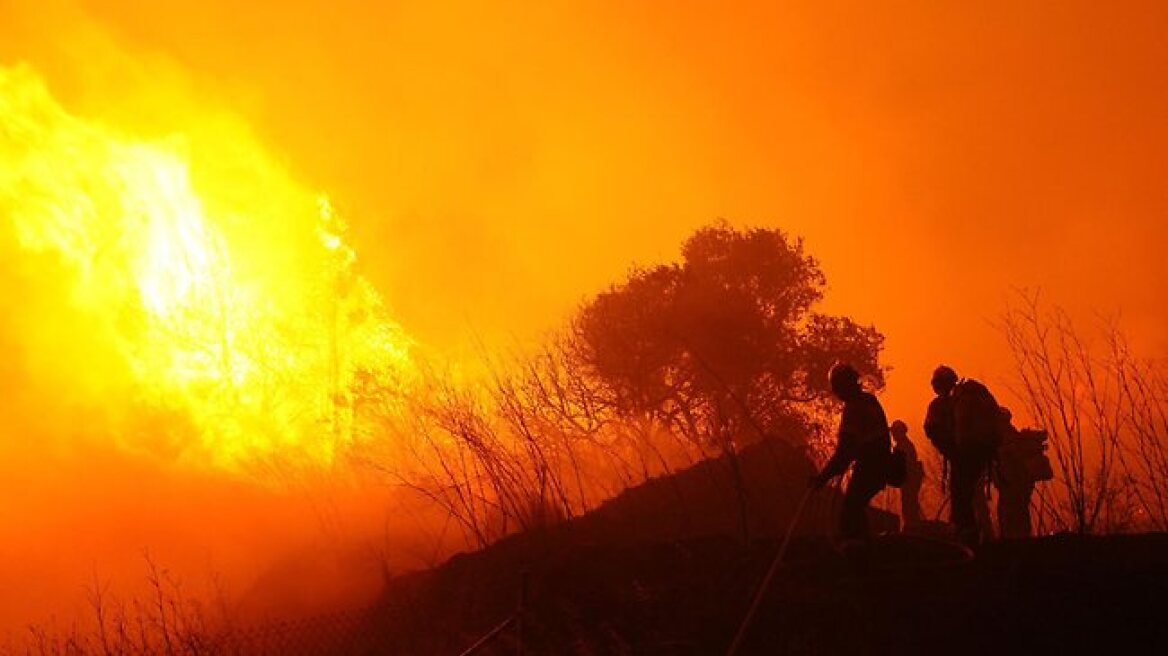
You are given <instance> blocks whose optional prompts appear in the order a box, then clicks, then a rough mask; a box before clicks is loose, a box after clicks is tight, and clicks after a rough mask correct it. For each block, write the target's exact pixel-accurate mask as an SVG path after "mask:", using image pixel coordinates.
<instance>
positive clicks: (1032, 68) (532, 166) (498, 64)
mask: <svg viewBox="0 0 1168 656" xmlns="http://www.w3.org/2000/svg"><path fill="white" fill-rule="evenodd" d="M634 4H635V3H634ZM775 4H776V3H771V2H759V3H752V4H749V5H746V6H739V7H736V8H735V9H732V10H727V9H726V8H725V6H724V4H723V3H687V4H685V6H676V7H670V9H669V10H668V11H666V10H664V9H661V8H651V7H649V6H633V5H630V3H620V2H612V3H597V4H588V5H587V6H577V7H557V8H550V7H542V6H541V7H533V6H531V4H530V3H502V4H499V3H494V4H491V5H490V6H486V5H478V4H475V3H467V6H453V7H451V6H446V7H441V8H440V7H437V6H433V3H413V4H405V3H403V4H396V3H394V4H382V3H364V2H353V1H349V0H343V1H340V2H337V1H333V2H327V3H326V2H319V3H316V2H303V1H289V2H285V3H280V5H279V8H276V7H274V6H267V5H265V4H264V3H242V4H240V3H227V2H174V3H139V2H128V1H125V2H123V1H113V2H109V1H103V2H81V3H76V4H74V3H64V2H50V3H42V2H31V1H30V2H15V1H14V0H0V26H2V27H0V58H2V63H4V64H12V63H15V62H19V61H23V62H27V63H28V64H29V65H31V66H32V67H34V68H35V69H36V70H38V71H40V72H41V73H42V74H43V75H44V77H45V78H46V81H47V84H48V85H49V87H50V88H51V89H52V90H53V92H54V94H55V95H56V96H57V97H59V98H60V99H61V100H62V103H63V104H64V105H66V106H67V107H69V108H70V109H71V110H72V111H74V112H75V113H77V114H80V115H85V116H91V117H95V118H97V119H100V120H103V121H107V122H109V123H111V124H114V125H119V126H122V127H124V128H126V129H132V130H135V131H138V132H141V133H144V134H166V133H167V132H169V131H172V130H179V129H181V126H182V125H183V122H184V119H185V118H186V117H188V116H192V115H194V114H196V113H198V112H201V111H205V110H206V108H207V107H214V108H217V111H225V112H231V113H233V114H237V115H239V116H240V117H242V119H243V120H244V121H245V122H246V123H247V124H248V125H250V126H251V128H252V129H254V130H255V131H256V132H257V133H258V134H259V135H260V138H261V139H262V140H263V141H264V143H265V144H266V145H267V146H268V147H269V148H270V149H271V150H272V152H274V153H276V154H277V156H278V158H279V159H280V160H281V161H282V162H284V163H285V165H286V166H287V167H288V168H289V169H290V170H291V171H292V172H293V174H294V175H295V176H297V177H298V178H299V179H302V180H305V181H307V182H308V184H310V185H311V186H313V187H318V188H321V189H325V190H327V191H328V192H329V193H330V194H331V195H332V196H333V198H334V199H335V201H336V203H337V205H338V206H339V207H340V208H341V209H342V211H343V212H344V213H345V215H346V216H347V217H348V219H349V221H350V222H351V224H352V225H351V227H352V239H353V242H354V245H355V247H356V249H357V251H358V252H359V253H360V254H361V257H362V259H361V262H362V267H363V272H364V273H365V275H367V276H368V277H369V278H370V279H371V280H372V281H373V283H374V284H375V286H376V287H377V288H378V289H380V290H381V291H382V293H383V294H384V295H385V296H386V298H387V301H388V306H389V307H390V308H391V309H392V313H393V316H394V317H395V319H396V320H397V321H400V322H401V324H402V325H403V326H404V328H405V329H406V331H407V332H409V333H410V334H411V335H413V336H415V337H416V338H417V339H419V340H420V341H422V342H424V343H426V344H428V345H429V346H430V347H432V348H434V349H436V350H439V351H444V352H446V353H448V354H449V355H450V356H451V357H452V358H454V359H456V360H457V359H460V358H464V359H471V360H473V358H474V357H475V356H474V353H475V352H476V349H477V346H476V345H477V344H479V343H486V344H492V345H500V344H506V343H510V342H512V341H515V340H519V341H523V340H528V339H532V338H534V337H536V336H538V335H540V334H542V333H543V331H545V330H548V329H552V328H554V327H555V326H557V325H559V324H560V323H561V322H562V321H563V320H564V318H565V317H566V316H567V315H568V313H569V312H570V311H572V310H573V309H574V308H575V307H577V305H578V304H579V302H580V301H581V299H582V298H584V297H585V296H586V295H588V294H590V293H593V292H595V291H597V290H599V289H601V288H603V287H604V286H606V285H608V284H610V283H612V282H613V281H615V280H617V279H619V278H620V277H621V276H622V275H623V274H624V273H625V272H626V271H627V269H628V267H629V266H631V265H632V264H634V263H642V264H652V263H655V262H659V261H664V260H670V259H674V258H676V257H677V248H678V245H679V244H680V243H681V241H682V240H683V239H684V237H685V236H686V235H688V234H690V233H691V232H692V231H693V230H694V229H695V228H697V227H698V226H700V225H703V224H706V223H709V222H710V221H711V220H713V219H716V218H719V217H724V218H726V219H728V220H729V221H730V222H731V223H732V224H734V225H761V226H778V227H782V228H784V229H785V230H788V231H790V232H791V233H793V234H796V235H801V236H803V237H804V238H805V239H806V246H807V250H808V251H809V252H810V253H812V254H813V255H815V256H816V257H818V258H819V259H820V260H821V262H822V265H823V269H824V271H825V273H826V275H827V278H828V281H829V285H830V291H829V294H828V298H827V304H828V309H829V310H830V311H832V312H836V313H841V314H847V315H850V316H853V317H855V318H856V319H857V320H859V321H861V322H865V323H869V322H870V323H874V324H876V325H877V326H878V327H879V328H880V330H881V331H882V332H883V333H884V334H885V335H886V336H887V350H886V353H885V360H886V362H887V363H888V364H890V365H891V366H892V368H893V371H892V374H891V375H890V377H889V381H888V382H889V387H888V392H887V395H886V401H885V406H886V408H888V410H889V413H890V415H891V416H899V417H904V418H906V419H907V420H909V423H910V426H913V427H914V428H913V430H914V431H918V432H919V429H916V428H915V427H916V426H919V424H920V418H921V417H922V416H923V411H924V404H925V402H926V401H927V398H928V389H927V385H926V382H925V381H927V378H928V373H929V371H930V370H931V369H932V368H933V367H934V366H935V365H936V364H937V363H938V362H941V361H946V362H949V363H951V364H953V365H954V366H955V367H957V368H958V370H959V371H961V372H962V373H969V374H972V375H977V376H979V377H984V378H987V379H989V380H990V381H992V382H999V381H1005V380H1006V376H1007V373H1008V371H1007V362H1006V361H1007V355H1006V352H1005V348H1004V346H1003V344H1002V340H1001V338H1000V335H999V334H998V333H997V332H996V330H995V329H994V327H993V326H992V325H991V320H992V319H993V318H994V317H995V316H996V315H997V314H998V313H999V312H1001V310H1002V309H1003V307H1004V303H1005V302H1006V300H1007V299H1008V298H1009V296H1010V289H1011V288H1012V287H1028V288H1040V289H1042V290H1043V293H1044V294H1045V295H1046V296H1047V298H1051V299H1054V300H1055V301H1056V302H1058V303H1060V304H1062V305H1065V306H1067V307H1068V308H1069V309H1070V310H1071V312H1072V313H1073V314H1074V315H1075V316H1076V317H1078V318H1080V319H1081V320H1083V321H1090V320H1092V319H1093V317H1094V316H1095V315H1096V313H1103V314H1112V313H1116V312H1119V313H1122V315H1123V317H1124V321H1125V325H1126V326H1127V328H1128V331H1129V333H1130V334H1131V336H1132V337H1133V338H1134V340H1135V341H1136V343H1137V345H1139V346H1140V347H1141V348H1142V349H1143V350H1145V351H1148V352H1151V353H1154V354H1156V355H1161V356H1162V355H1163V354H1164V352H1165V351H1166V350H1168V333H1166V332H1165V330H1164V326H1165V325H1166V324H1165V321H1166V320H1168V316H1165V309H1164V308H1165V307H1168V291H1166V288H1165V286H1164V285H1161V284H1156V283H1155V282H1153V281H1159V280H1162V279H1164V277H1165V275H1166V274H1168V259H1166V258H1164V257H1163V254H1162V252H1161V251H1162V249H1163V248H1164V245H1165V244H1168V227H1166V226H1168V223H1166V222H1165V220H1164V218H1165V216H1166V214H1168V193H1166V192H1165V186H1164V184H1163V180H1162V177H1163V171H1164V170H1165V166H1166V165H1168V161H1166V160H1168V123H1165V121H1164V120H1163V118H1164V116H1166V115H1168V82H1166V78H1165V76H1164V75H1163V70H1162V69H1163V63H1164V62H1165V61H1168V42H1166V41H1165V40H1164V39H1163V38H1162V36H1163V35H1162V32H1163V25H1165V21H1166V20H1168V7H1166V6H1165V5H1164V4H1163V3H1155V2H1147V3H1124V7H1122V8H1116V7H1108V6H1104V5H1100V4H1099V3H1089V2H1074V3H1064V4H1063V5H1062V6H1060V7H1059V8H1057V9H1054V8H1051V7H1050V6H1049V3H1039V2H1026V3H1017V2H1001V3H978V4H976V6H974V5H970V6H960V7H939V6H936V3H929V2H910V3H900V4H898V5H897V6H896V7H895V8H889V7H883V6H882V7H879V8H877V7H875V6H871V5H869V4H868V3H859V2H857V3H850V4H852V5H853V6H837V7H833V8H831V9H825V8H822V7H821V6H820V3H805V4H803V3H796V4H792V5H786V6H784V7H776V6H775ZM160 71H162V72H164V74H161V75H160V74H159V72H160ZM7 304H8V305H9V306H10V307H8V308H7V311H9V312H17V311H18V310H17V309H15V308H13V307H11V306H12V305H14V304H15V302H14V301H13V300H11V299H10V300H9V301H8V303H7ZM8 366H12V365H8ZM6 380H7V381H12V380H14V379H13V378H12V377H9V376H6ZM17 405H18V404H14V405H13V406H12V408H13V409H12V412H19V413H21V414H20V416H21V419H20V421H18V422H12V423H9V424H8V426H9V428H8V429H7V431H6V434H5V437H6V443H5V446H4V447H3V449H4V453H5V454H6V455H5V458H6V462H7V463H9V464H10V465H11V464H13V463H20V462H22V461H21V460H20V458H21V457H22V455H21V454H27V452H26V451H24V450H23V447H22V446H17V445H22V444H25V442H24V441H23V440H24V439H25V437H27V435H28V433H27V431H26V430H24V429H25V428H27V427H30V426H33V427H35V426H38V422H40V421H41V417H43V415H44V414H45V413H46V412H47V411H42V410H41V409H40V408H38V407H36V406H35V405H33V406H28V405H23V406H20V407H19V408H18V407H17ZM12 426H16V427H17V428H16V429H12V428H11V427H12ZM55 430H56V429H53V430H50V431H47V433H48V434H52V433H54V431H55ZM36 448H37V449H38V450H39V449H43V450H45V451H51V448H50V447H49V446H44V445H40V446H37V447H36ZM69 462H73V463H75V462H76V461H74V460H70V461H69ZM118 466H119V467H121V466H123V465H118ZM126 466H128V465H126ZM45 467H48V465H45ZM7 468H8V467H6V469H7ZM12 468H13V469H14V470H24V467H23V466H21V465H19V464H17V465H15V466H13V467H12ZM77 469H78V467H77V465H76V464H70V465H68V466H66V467H65V469H52V468H48V469H45V470H43V473H42V470H40V469H36V468H34V469H31V470H27V471H28V473H27V474H26V475H27V476H28V477H30V478H35V479H36V480H30V481H28V484H27V485H24V486H23V489H22V491H21V492H20V493H19V494H20V495H21V496H23V495H28V497H29V498H30V499H33V498H35V499H39V500H41V501H43V503H45V504H48V505H52V504H56V503H62V504H65V505H68V503H69V502H70V501H68V500H61V499H59V498H58V497H57V496H55V495H56V494H58V492H55V490H60V489H61V486H59V485H57V484H56V482H55V477H62V476H69V477H73V478H72V479H71V480H75V481H76V483H70V484H69V485H76V487H75V488H69V489H71V490H76V491H75V492H73V493H72V496H70V499H71V500H72V501H74V502H76V501H79V500H80V499H81V498H83V496H84V495H83V494H81V492H79V491H80V490H87V489H106V490H107V492H103V494H110V495H116V496H117V499H116V500H111V501H109V502H108V503H106V504H105V505H106V506H107V507H109V508H114V509H118V508H124V507H127V506H126V504H128V503H129V501H128V500H129V499H132V498H133V497H134V492H133V490H132V489H126V490H122V491H121V492H119V491H118V490H120V489H121V488H119V487H117V486H114V487H113V488H106V487H105V486H106V482H107V481H108V477H107V476H105V475H103V474H94V478H93V479H92V480H91V479H87V478H85V476H84V475H83V474H80V473H77V471H76V470H77ZM103 471H104V470H103ZM127 476H129V474H127ZM12 480H15V479H12ZM165 485H166V486H169V485H172V483H166V484H165ZM199 489H204V488H203V487H202V486H200V487H199ZM206 489H208V490H212V492H208V494H212V495H220V494H222V495H224V496H227V494H228V493H227V492H223V491H221V490H220V488H219V487H217V486H215V485H208V486H206ZM60 494H64V493H60ZM174 494H175V496H176V498H179V499H189V498H190V497H191V495H190V494H189V493H187V492H181V491H179V490H176V491H175V492H174ZM249 494H254V495H256V496H259V497H262V496H263V494H264V493H261V492H250V493H249ZM196 496H197V495H196ZM17 498H18V496H17V495H15V494H12V495H8V499H7V500H6V501H5V502H4V503H5V509H6V511H7V513H8V514H9V515H10V517H11V518H13V521H14V522H16V524H15V525H20V524H19V522H20V521H28V520H27V517H28V514H27V513H26V512H25V511H23V510H21V509H22V508H24V506H23V505H22V504H23V503H24V502H23V501H20V502H18V501H16V499H17ZM178 503H180V505H181V503H187V502H186V501H181V502H178ZM219 503H220V500H219V499H214V500H209V501H208V502H207V507H212V506H216V505H217V504H219ZM264 503H266V502H264V501H257V502H256V504H257V507H261V506H262V507H267V506H264ZM276 505H278V504H273V507H275V506H276ZM306 507H307V506H306ZM180 511H181V509H180ZM111 512H112V513H114V515H115V516H118V517H120V518H121V519H120V520H119V521H125V522H126V526H130V527H135V526H140V525H142V523H143V522H153V521H154V518H155V517H156V515H157V513H156V511H155V510H151V509H149V508H145V509H142V510H141V511H134V512H128V513H119V512H118V511H116V510H111ZM191 512H194V511H191ZM289 512H292V511H289ZM361 512H367V511H361ZM86 514H88V513H86ZM307 514H308V515H311V511H307ZM367 514H370V515H375V514H376V513H374V512H372V511H368V512H367ZM18 520H19V521H18ZM54 521H59V522H60V526H58V527H56V528H53V529H52V530H51V531H46V534H47V533H51V532H53V531H61V532H62V533H64V532H66V531H67V530H77V529H76V527H77V526H78V522H80V524H81V525H86V524H85V522H82V521H81V519H79V518H78V517H77V516H75V515H74V514H71V513H64V514H60V515H59V516H58V519H57V520H54ZM112 521H113V520H112V519H107V518H106V517H105V516H101V521H99V522H94V524H93V525H94V526H97V525H102V526H107V525H111V522H112ZM312 521H314V520H304V521H303V522H301V523H303V524H304V525H306V526H309V527H311V526H313V524H312ZM374 523H376V522H374ZM177 524H182V522H177ZM10 525H11V524H10ZM164 525H165V524H164ZM62 527H69V528H68V529H66V528H62ZM29 530H30V531H32V529H29ZM103 530H105V529H103ZM109 530H111V531H113V529H109ZM273 530H276V529H273ZM304 532H305V533H311V532H312V531H311V530H309V529H307V528H306V529H304ZM273 535H274V536H275V537H273V538H272V539H271V540H270V541H269V540H268V539H267V538H265V539H264V540H263V542H265V544H267V543H269V542H271V543H275V542H281V541H283V538H282V537H279V536H278V531H277V533H276V534H273ZM269 537H271V536H269ZM241 539H242V538H241ZM305 539H307V538H305ZM143 541H145V538H143V539H142V540H125V541H115V546H114V547H110V549H111V550H112V551H116V550H121V549H123V548H129V546H130V544H131V543H133V544H135V545H137V544H138V543H140V542H143ZM224 541H225V542H227V543H230V542H231V540H229V539H225V540H224ZM181 542H183V541H182V540H176V543H181ZM7 548H8V549H10V550H13V551H12V552H11V554H9V561H11V558H12V557H17V556H18V555H19V554H20V553H26V552H24V551H16V550H23V549H31V548H32V546H31V545H25V544H22V543H19V542H17V543H9V545H8V547H7ZM135 548H136V547H135ZM257 549H258V547H257ZM260 551H263V550H262V549H260ZM42 553H45V554H46V555H44V556H43V557H44V558H45V559H47V560H52V559H65V558H66V556H64V555H61V554H51V553H50V552H47V551H44V552H42ZM119 553H121V552H120V551H119ZM266 553H267V552H265V555H266ZM136 557H137V556H136V552H135V555H134V556H132V558H136ZM187 557H190V556H189V555H188V556H187ZM70 558H71V557H70ZM256 560H257V561H258V560H260V558H259V556H257V557H256ZM239 567H240V568H241V569H243V568H244V567H243V566H242V565H240V566H239ZM75 569H76V568H75ZM41 571H44V572H50V571H55V570H54V567H53V565H52V564H51V563H50V564H46V565H45V566H44V567H43V568H42V570H41ZM62 576H63V577H64V576H65V575H63V574H62ZM69 585H74V583H72V582H71V581H69V582H66V581H62V582H61V584H60V586H58V589H64V588H67V587H68V586H69Z"/></svg>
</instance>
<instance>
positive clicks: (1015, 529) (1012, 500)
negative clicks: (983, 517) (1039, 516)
mask: <svg viewBox="0 0 1168 656" xmlns="http://www.w3.org/2000/svg"><path fill="white" fill-rule="evenodd" d="M1033 490H1034V484H1033V483H1031V484H1028V485H1005V486H1003V487H1002V488H1001V490H1000V491H999V492H998V494H999V500H998V524H999V525H1000V526H1001V531H1002V537H1003V538H1010V539H1019V538H1028V537H1030V534H1031V527H1030V494H1031V492H1033Z"/></svg>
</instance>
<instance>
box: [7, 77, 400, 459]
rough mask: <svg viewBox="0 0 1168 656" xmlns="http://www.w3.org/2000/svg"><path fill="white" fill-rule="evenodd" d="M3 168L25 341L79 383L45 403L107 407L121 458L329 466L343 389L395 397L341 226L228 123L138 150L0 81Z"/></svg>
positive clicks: (387, 340) (345, 403)
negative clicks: (130, 453) (24, 280)
mask: <svg viewBox="0 0 1168 656" xmlns="http://www.w3.org/2000/svg"><path fill="white" fill-rule="evenodd" d="M0 162H2V163H3V166H0V211H2V212H3V214H0V218H2V219H3V221H4V226H3V228H4V230H6V231H8V230H10V231H11V235H12V237H13V241H15V243H16V246H17V254H16V257H17V258H22V259H23V258H27V259H28V260H29V262H31V263H32V264H29V267H30V268H31V270H32V271H33V274H32V279H33V280H34V283H33V285H34V287H33V290H34V293H35V294H36V295H37V296H38V297H40V298H39V302H38V303H36V304H33V305H34V306H35V307H40V308H41V309H40V310H30V312H31V313H32V316H31V317H30V318H29V323H28V326H27V333H26V335H25V336H24V339H25V341H26V345H27V346H29V350H34V349H36V350H38V352H40V351H39V350H40V349H46V347H47V349H48V350H49V351H51V352H55V353H58V354H60V355H59V358H58V359H57V360H56V361H54V362H52V364H53V366H54V367H57V368H59V369H61V370H66V369H71V370H73V371H75V372H77V375H75V376H71V375H68V374H62V375H56V376H55V377H54V378H53V381H54V384H56V385H58V386H60V385H62V384H64V385H66V387H64V388H58V389H57V390H56V392H59V393H61V394H64V395H67V396H73V397H76V398H78V399H83V400H84V402H86V403H89V404H96V405H101V406H103V407H105V408H106V409H107V410H109V409H110V408H121V409H123V411H122V412H114V413H113V414H118V415H119V416H120V417H121V418H122V419H123V420H124V423H123V424H122V425H121V426H120V430H118V431H117V433H118V434H119V437H118V439H119V440H121V442H122V443H123V445H124V446H126V447H127V448H131V449H137V450H143V451H152V452H164V453H166V454H170V455H172V456H173V457H175V458H176V459H179V460H182V461H184V462H188V463H196V464H206V465H210V466H214V467H219V468H225V469H228V470H232V471H248V470H254V466H255V465H258V464H262V463H265V462H269V461H271V460H272V459H274V458H278V459H279V460H280V462H281V463H283V464H285V465H287V464H304V465H322V464H323V465H327V464H329V463H331V462H332V461H333V459H334V457H335V456H336V454H337V452H338V449H340V448H341V447H343V446H344V445H345V444H347V443H349V442H350V441H351V440H352V439H353V435H354V431H353V430H352V411H351V406H352V404H351V399H350V398H349V395H348V390H349V389H350V388H351V385H352V383H353V381H354V378H355V377H356V376H358V375H362V376H365V377H366V378H367V377H368V376H369V375H374V376H376V377H377V379H378V380H379V381H381V382H382V383H383V384H385V385H388V386H400V385H402V384H404V381H405V380H406V377H407V375H408V372H409V371H410V370H411V365H410V354H409V350H410V346H411V342H410V340H409V338H408V337H407V336H406V335H405V333H404V332H403V331H402V329H401V328H400V326H398V325H397V324H396V323H394V322H393V321H391V320H390V319H389V318H388V317H387V316H386V312H385V310H384V307H383V304H382V302H381V299H380V297H379V296H378V294H377V293H376V291H375V290H374V289H373V288H372V286H371V285H370V284H369V283H368V281H367V280H365V279H364V278H363V277H362V276H361V275H360V273H359V272H358V271H357V270H356V263H357V258H356V254H355V252H354V251H353V250H352V249H351V248H350V247H349V246H348V245H347V244H346V243H345V239H344V232H345V226H344V223H343V221H342V220H341V219H340V218H339V217H338V216H337V214H336V212H335V211H334V209H333V207H332V205H331V204H330V203H329V201H328V199H327V198H325V197H322V196H320V195H319V194H317V193H314V192H312V191H310V190H307V189H304V188H302V187H301V186H300V185H298V184H296V183H295V181H294V180H293V179H292V178H291V177H290V176H289V175H288V174H287V173H286V172H285V171H284V170H283V169H282V168H281V167H280V166H278V165H277V163H276V162H274V161H273V159H272V158H271V157H270V156H269V155H267V154H266V153H265V151H264V149H263V148H262V147H261V146H260V144H259V143H258V142H257V141H256V140H255V139H254V138H253V137H252V136H251V135H250V134H249V133H248V132H247V131H246V130H244V129H242V128H241V127H240V126H239V125H237V124H235V123H232V122H230V121H224V120H222V119H217V120H216V121H211V120H209V121H208V124H207V125H203V126H196V127H195V128H194V129H193V131H192V134H191V135H187V136H183V135H173V136H167V137H165V138H162V139H150V140H147V139H141V138H135V137H133V136H130V135H126V134H123V133H120V132H118V131H117V130H115V129H113V128H110V127H108V126H104V125H101V124H98V123H96V122H93V121H87V120H84V119H82V118H78V117H75V116H72V115H70V114H69V113H68V112H66V111H65V110H64V109H63V108H62V107H61V106H60V105H58V104H57V103H56V102H55V101H54V99H53V98H52V97H51V95H50V94H49V93H48V91H47V90H46V88H45V86H44V85H43V84H42V82H41V81H40V80H39V78H38V77H37V76H36V75H35V74H34V73H33V72H32V71H31V70H29V69H28V68H25V67H16V68H10V69H5V68H0ZM56 306H60V307H61V308H62V311H60V312H56V311H50V310H46V309H44V308H45V307H49V308H55V307H56ZM66 309H67V311H65V310H66ZM81 322H83V323H81ZM79 323H80V325H77V324H79ZM40 366H41V368H46V367H45V366H44V363H43V362H42V363H41V365H40ZM74 379H86V380H88V381H89V383H88V387H87V388H86V389H85V390H82V389H80V388H69V387H68V385H71V384H72V382H66V383H62V381H73V380H74ZM143 416H145V417H156V418H162V419H160V420H150V421H147V420H142V419H140V417H143Z"/></svg>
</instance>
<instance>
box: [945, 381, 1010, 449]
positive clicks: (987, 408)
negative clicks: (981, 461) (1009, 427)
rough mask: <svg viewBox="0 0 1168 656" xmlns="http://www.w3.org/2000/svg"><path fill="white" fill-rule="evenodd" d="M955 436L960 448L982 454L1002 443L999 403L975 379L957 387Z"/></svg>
mask: <svg viewBox="0 0 1168 656" xmlns="http://www.w3.org/2000/svg"><path fill="white" fill-rule="evenodd" d="M953 437H954V441H955V442H956V443H957V448H959V449H962V450H966V451H975V452H980V453H992V452H993V451H994V450H996V449H997V448H998V445H1000V444H1001V442H1002V429H1001V409H1000V407H999V406H998V402H997V400H996V399H994V395H993V394H991V393H990V390H989V388H987V387H986V386H985V385H983V384H981V383H979V382H978V381H976V380H973V379H972V378H967V379H965V380H963V381H961V382H960V383H957V386H956V387H954V388H953Z"/></svg>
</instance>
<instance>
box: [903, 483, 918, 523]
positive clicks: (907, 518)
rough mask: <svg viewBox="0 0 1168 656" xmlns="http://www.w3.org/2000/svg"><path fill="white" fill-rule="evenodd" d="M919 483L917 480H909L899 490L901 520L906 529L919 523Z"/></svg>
mask: <svg viewBox="0 0 1168 656" xmlns="http://www.w3.org/2000/svg"><path fill="white" fill-rule="evenodd" d="M921 482H922V481H921V480H920V479H919V478H914V479H910V480H907V481H905V484H904V487H902V488H900V510H901V519H902V522H903V524H904V526H906V527H908V526H917V525H919V524H920V523H921V496H920V495H921Z"/></svg>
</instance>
